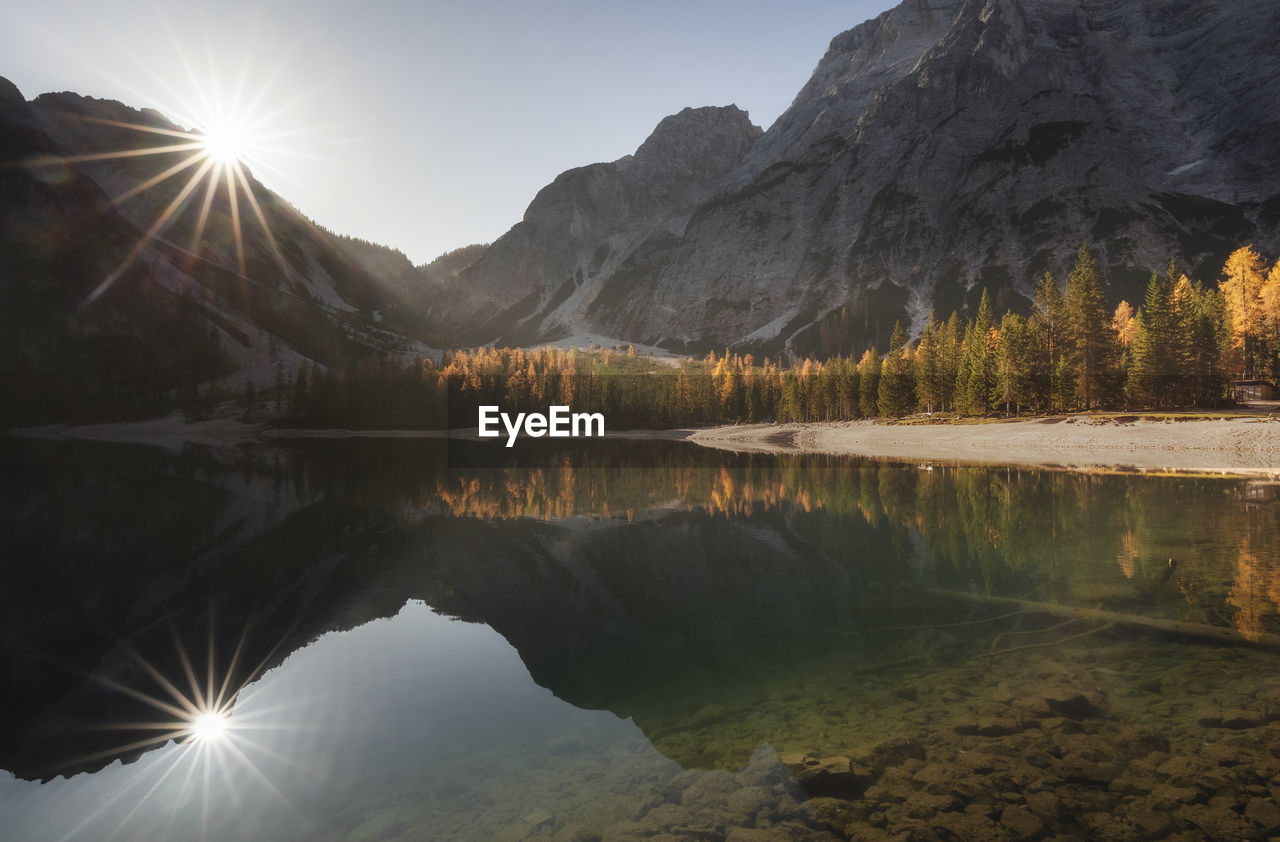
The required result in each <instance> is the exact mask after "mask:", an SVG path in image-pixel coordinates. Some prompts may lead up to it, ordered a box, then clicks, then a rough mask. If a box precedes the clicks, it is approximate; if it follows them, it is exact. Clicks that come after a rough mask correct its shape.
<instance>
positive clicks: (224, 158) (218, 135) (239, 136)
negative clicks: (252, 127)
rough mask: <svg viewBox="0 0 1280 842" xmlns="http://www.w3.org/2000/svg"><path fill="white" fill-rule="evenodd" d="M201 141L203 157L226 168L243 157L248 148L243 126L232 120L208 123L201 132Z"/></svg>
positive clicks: (246, 135) (246, 134)
mask: <svg viewBox="0 0 1280 842" xmlns="http://www.w3.org/2000/svg"><path fill="white" fill-rule="evenodd" d="M202 134H203V135H204V139H203V140H202V141H201V144H202V147H203V149H204V154H205V156H206V157H207V158H208V159H209V160H211V161H214V162H215V163H218V164H222V165H223V166H227V165H230V164H234V163H235V162H237V161H240V160H241V159H243V158H244V157H245V154H246V152H247V151H248V150H247V146H248V141H249V139H248V132H247V131H246V130H245V127H244V125H242V124H240V123H238V122H236V121H234V120H219V121H217V122H213V123H210V124H209V125H207V126H205V127H204V130H203V131H202Z"/></svg>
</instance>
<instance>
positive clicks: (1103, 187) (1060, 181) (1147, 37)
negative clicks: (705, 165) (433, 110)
mask: <svg viewBox="0 0 1280 842" xmlns="http://www.w3.org/2000/svg"><path fill="white" fill-rule="evenodd" d="M1277 37H1280V11H1277V10H1276V9H1275V8H1273V7H1272V6H1270V5H1269V4H1267V3H1266V2H1262V0H1244V2H1241V3H1239V4H1233V5H1232V6H1231V7H1230V8H1222V7H1218V6H1206V5H1205V4H1194V3H1185V2H1183V3H1174V4H1160V5H1158V6H1153V5H1151V4H1144V3H1142V2H1140V0H1093V2H1088V3H1084V4H1078V5H1072V6H1069V7H1064V6H1062V5H1061V4H1056V3H1052V2H1048V0H907V2H904V3H902V4H900V5H899V6H897V7H895V8H894V9H890V10H888V11H886V12H884V13H882V14H881V15H879V16H877V17H876V18H874V19H872V20H870V21H867V22H865V23H863V24H861V25H859V26H856V27H854V28H852V29H850V30H848V31H846V32H844V33H841V34H839V35H837V36H836V37H835V38H834V39H832V42H831V46H830V47H829V49H828V50H827V53H826V55H824V57H823V58H822V60H821V61H820V62H819V64H818V66H817V68H816V69H815V71H814V73H813V76H812V77H811V78H810V80H809V82H808V83H806V85H805V86H804V87H803V88H802V89H801V91H800V93H799V94H798V95H797V97H796V99H795V100H794V101H793V103H792V104H791V106H790V107H789V108H788V109H787V111H786V112H784V114H783V115H782V116H781V117H779V118H778V120H777V121H776V122H775V123H774V124H773V125H772V126H771V127H770V128H769V129H768V131H765V132H763V133H762V134H761V136H759V138H757V139H755V140H754V141H753V142H752V144H751V145H750V147H749V148H748V149H747V150H746V152H745V154H743V155H742V157H741V158H740V159H739V160H738V161H736V162H733V163H731V164H729V165H728V167H727V169H728V172H727V173H726V175H724V176H723V178H722V179H721V180H720V183H719V184H717V185H715V186H713V187H711V188H710V189H709V190H708V195H707V196H706V198H705V200H704V201H703V202H701V203H700V204H699V205H698V206H697V207H696V208H694V209H693V211H692V213H690V214H689V215H688V216H687V219H682V220H681V221H683V222H684V224H683V225H682V226H668V227H666V228H664V227H662V226H654V229H653V230H652V232H651V233H650V234H649V235H648V236H647V237H644V238H641V239H639V240H635V239H625V238H620V239H624V240H625V241H622V242H620V241H619V239H613V238H615V237H616V236H617V235H618V234H619V233H620V229H618V228H615V229H608V228H607V226H606V227H605V228H603V229H602V230H600V231H599V232H598V236H597V239H596V240H595V241H594V242H592V243H582V244H570V245H566V246H565V247H564V248H563V249H562V251H561V252H560V253H557V254H555V255H554V256H552V257H551V258H550V259H549V260H548V261H547V264H546V265H551V264H555V265H557V266H563V265H578V266H585V268H587V269H590V268H592V266H591V262H590V260H589V258H590V254H591V252H592V250H598V249H602V248H604V247H605V246H606V245H607V246H608V247H609V250H610V254H611V259H612V261H613V262H612V263H610V264H609V265H603V264H602V265H599V266H596V267H594V268H595V270H596V277H594V279H593V283H594V285H595V286H596V287H598V290H597V291H596V292H595V294H594V295H592V296H591V301H590V303H589V304H588V305H587V307H586V308H585V309H579V310H577V311H575V312H574V313H573V314H572V317H571V318H566V317H565V313H564V311H563V310H560V311H555V308H551V307H548V306H547V305H548V304H549V303H551V302H552V301H553V295H552V292H553V290H552V291H549V290H548V289H547V288H546V284H547V283H548V281H547V280H546V279H545V278H544V277H542V276H540V275H539V274H538V270H539V268H540V266H539V265H533V266H530V265H529V264H528V263H527V260H526V263H525V264H523V265H520V266H518V267H517V266H516V265H515V262H514V261H513V260H511V258H510V256H504V255H503V243H504V239H506V238H505V237H504V238H500V239H499V240H498V241H497V242H495V244H494V246H493V247H491V250H490V251H489V252H488V253H486V255H485V256H483V257H482V258H481V259H480V260H478V261H476V262H475V263H474V264H473V265H472V266H471V267H469V268H468V269H467V270H466V271H464V272H463V273H462V274H461V275H460V277H459V285H458V287H457V288H456V289H455V292H456V293H457V295H458V296H459V298H460V301H459V302H458V303H455V305H454V311H455V319H458V320H460V321H465V316H462V317H459V316H458V315H457V314H458V313H465V312H466V311H467V297H468V295H469V294H470V293H469V292H468V291H467V290H466V289H465V287H466V286H467V285H469V284H479V285H481V286H483V287H484V288H486V289H489V290H498V289H502V290H506V291H507V298H506V299H505V301H506V303H507V305H508V308H509V309H508V311H507V312H506V313H499V314H498V315H496V316H494V315H492V310H493V307H494V305H495V304H497V303H499V299H498V297H497V296H491V297H490V298H489V299H487V300H486V301H485V309H486V316H487V317H486V320H485V327H484V329H482V330H481V331H480V334H486V335H473V336H472V337H471V338H473V339H477V340H479V339H483V340H485V341H497V342H507V341H509V340H510V339H511V338H513V337H518V338H519V339H520V340H521V341H522V342H524V343H529V342H533V341H538V340H545V339H552V338H556V337H558V336H560V335H562V334H563V333H564V332H566V331H568V332H574V331H577V332H581V333H596V334H601V335H612V336H620V337H626V338H627V340H629V341H635V342H642V343H646V344H652V345H658V346H662V347H666V348H669V349H672V350H688V351H702V350H706V349H709V348H718V347H724V346H731V347H735V348H738V349H741V350H752V349H757V348H758V349H759V350H762V351H766V352H775V353H776V352H778V351H782V350H789V351H792V352H796V353H812V354H816V355H818V356H822V355H825V354H830V353H849V352H855V351H860V349H861V348H863V347H867V346H869V345H872V344H878V345H880V346H881V347H883V345H884V342H885V340H887V338H888V334H889V332H890V330H891V327H892V325H893V323H894V322H895V321H898V320H901V321H903V322H904V323H909V324H912V325H914V326H915V327H916V328H917V329H918V328H919V327H920V326H922V324H923V322H924V319H925V317H926V316H927V313H928V311H929V309H930V308H931V307H932V308H936V309H937V310H938V311H940V312H944V313H945V312H948V311H949V310H951V309H959V310H961V311H962V312H964V311H966V310H967V309H971V308H972V307H973V306H975V305H976V303H977V299H978V297H980V294H981V291H982V290H983V289H986V290H987V291H988V292H989V293H990V294H991V295H992V298H993V301H995V302H996V305H997V307H998V308H999V309H1003V308H1005V307H1013V308H1015V309H1022V308H1025V307H1026V305H1027V302H1028V299H1029V296H1030V292H1031V289H1032V287H1033V286H1034V284H1035V283H1036V282H1037V281H1038V280H1039V279H1040V277H1041V276H1042V275H1043V273H1044V272H1045V271H1052V272H1053V273H1054V274H1055V275H1057V276H1058V277H1059V278H1061V277H1062V276H1063V275H1065V273H1066V270H1067V269H1068V268H1069V266H1070V257H1071V255H1073V254H1074V252H1075V250H1076V249H1077V248H1078V247H1079V245H1080V243H1081V242H1082V241H1085V240H1088V241H1090V242H1091V243H1093V244H1094V245H1096V246H1097V247H1098V252H1099V259H1100V261H1101V264H1102V266H1103V268H1104V270H1105V271H1106V273H1107V275H1108V277H1109V279H1110V287H1111V289H1110V294H1111V297H1112V299H1113V300H1112V304H1113V305H1114V304H1115V303H1116V301H1118V300H1119V299H1120V298H1127V299H1128V300H1130V301H1136V300H1137V299H1138V298H1139V297H1140V290H1141V287H1142V284H1143V283H1144V282H1145V280H1146V278H1147V277H1148V276H1149V274H1150V272H1151V271H1152V270H1153V269H1154V268H1155V267H1157V266H1161V265H1163V264H1164V263H1166V262H1167V261H1168V259H1169V257H1170V256H1172V255H1175V254H1176V255H1178V256H1179V258H1180V259H1182V260H1183V261H1184V262H1185V263H1186V264H1187V265H1189V266H1190V267H1191V268H1192V270H1193V271H1194V272H1197V273H1199V275H1200V276H1201V277H1205V278H1211V277H1212V276H1213V275H1212V273H1216V271H1217V268H1218V267H1219V266H1221V264H1222V261H1223V259H1224V258H1225V256H1226V254H1227V253H1228V252H1229V251H1230V250H1231V249H1232V248H1234V247H1236V246H1238V245H1241V244H1243V243H1246V242H1251V241H1252V242H1256V243H1258V245H1259V246H1260V247H1262V248H1264V249H1267V250H1275V249H1276V248H1278V247H1280V238H1278V237H1277V233H1276V225H1275V223H1276V221H1277V219H1280V178H1278V177H1277V175H1276V174H1277V173H1278V172H1280V155H1278V153H1277V151H1276V145H1275V144H1274V143H1270V142H1268V139H1269V138H1274V137H1275V136H1276V135H1277V133H1280V113H1278V111H1280V109H1277V106H1276V105H1275V103H1277V102H1280V82H1277V80H1278V79H1280V62H1278V60H1277V59H1276V58H1275V57H1273V56H1272V54H1271V53H1272V52H1273V51H1268V49H1267V48H1266V45H1267V44H1269V43H1274V40H1275V38H1277ZM570 172H575V171H570ZM558 182H559V179H557V182H553V185H554V184H555V183H558ZM548 189H549V188H548ZM540 195H541V194H540ZM543 220H544V216H543V214H542V209H541V207H540V205H539V202H538V200H537V199H535V201H534V202H533V203H532V204H531V205H530V208H529V211H528V212H527V213H526V215H525V218H524V220H523V221H522V223H521V225H523V226H526V227H528V226H530V225H538V224H540V223H542V222H543ZM519 227H520V226H517V228H519ZM515 230H516V229H513V232H514V231H515ZM631 233H634V232H631ZM619 248H623V249H628V251H626V253H624V254H622V255H619V254H618V249H619ZM527 257H528V256H527V255H526V258H527ZM517 326H518V327H519V330H518V331H516V330H514V328H516V327H517ZM824 334H825V335H826V336H827V337H828V339H824V338H823V335H824ZM832 336H838V337H839V339H838V340H836V341H832V340H830V337H832Z"/></svg>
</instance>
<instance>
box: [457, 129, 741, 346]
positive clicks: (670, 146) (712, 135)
mask: <svg viewBox="0 0 1280 842" xmlns="http://www.w3.org/2000/svg"><path fill="white" fill-rule="evenodd" d="M759 136H760V129H759V127H757V126H755V125H753V124H752V123H751V121H750V120H749V119H748V117H747V114H746V112H744V111H742V110H740V109H738V108H736V107H735V106H728V107H726V108H686V109H684V110H683V111H681V112H680V113H679V114H675V115H673V116H670V117H667V118H666V119H664V120H663V121H662V122H661V123H659V124H658V127H657V128H656V129H655V130H654V132H653V134H652V135H650V136H649V138H648V139H647V140H645V142H644V143H642V144H641V145H640V148H639V149H637V150H636V152H635V154H634V155H628V156H626V157H624V158H620V159H619V160H617V161H614V162H612V163H608V164H592V165H591V166H587V167H579V168H578V169H573V170H569V171H568V172H566V173H563V174H561V175H560V176H559V177H558V178H557V179H556V180H555V181H554V182H552V183H551V184H549V185H548V186H546V187H544V188H543V189H542V190H541V191H540V192H539V193H538V195H537V196H536V197H534V200H533V202H532V204H530V205H529V209H528V211H527V212H526V213H525V216H524V220H523V221H522V222H520V223H518V224H517V225H516V226H515V227H514V228H512V229H511V230H510V231H508V232H507V233H506V234H505V235H503V236H502V237H501V238H500V239H498V241H497V242H495V243H493V244H492V245H491V246H489V248H488V249H486V250H485V251H484V253H483V254H482V255H481V256H480V257H479V258H478V259H475V260H474V262H472V263H471V264H470V265H469V266H467V267H466V268H465V269H463V270H462V271H461V272H460V273H459V274H458V276H457V282H456V284H454V285H452V286H450V287H446V288H445V289H443V290H442V293H443V294H442V295H441V296H440V297H439V298H438V299H437V304H436V308H435V310H433V315H435V316H436V317H437V318H438V319H439V320H440V322H441V323H442V324H444V325H446V326H448V327H451V328H452V329H453V330H454V331H455V335H456V336H457V337H458V339H459V340H460V341H462V342H463V343H467V342H474V343H480V342H487V341H490V340H494V339H497V340H498V341H499V342H500V343H501V344H507V345H512V344H527V343H530V342H534V341H536V340H540V339H544V338H548V337H551V336H555V337H557V338H558V337H560V336H565V335H568V334H570V333H572V332H573V331H574V330H575V329H576V328H577V327H579V326H580V325H582V324H584V323H590V322H591V321H592V320H591V319H590V317H589V314H588V311H589V309H590V308H591V307H593V306H596V302H598V301H600V299H601V296H602V295H605V297H606V298H607V296H608V293H607V291H606V290H605V288H604V287H605V286H606V284H607V283H608V282H609V281H610V280H612V279H614V278H631V277H635V278H637V279H639V278H644V277H647V276H648V275H649V274H651V273H652V271H653V266H651V265H650V263H649V260H650V259H651V258H652V256H653V255H655V254H660V253H661V250H662V244H663V243H666V242H674V241H675V240H676V239H678V237H679V235H680V233H681V232H682V231H683V230H684V229H685V227H686V225H687V224H688V219H689V216H690V214H691V213H693V211H694V210H695V209H696V208H697V207H698V206H699V205H701V204H702V203H704V202H705V201H706V200H707V199H708V198H709V197H710V196H711V194H712V193H713V191H714V190H715V189H716V188H717V187H718V185H720V184H721V183H722V181H723V180H724V178H725V177H726V176H727V175H728V174H729V173H730V171H731V170H732V169H733V167H735V166H737V165H738V164H739V163H741V161H742V160H743V158H744V156H745V154H746V152H747V150H748V149H750V148H751V144H752V143H753V142H754V141H755V139H756V138H758V137H759ZM490 313H492V314H494V315H493V317H492V318H488V319H487V318H486V317H485V315H486V314H490Z"/></svg>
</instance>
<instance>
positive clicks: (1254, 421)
mask: <svg viewBox="0 0 1280 842" xmlns="http://www.w3.org/2000/svg"><path fill="white" fill-rule="evenodd" d="M690 440H691V441H693V442H696V443H698V444H700V445H703V446H705V447H713V448H719V449H722V450H733V451H738V452H758V453H828V454H846V455H855V456H867V457H873V458H881V459H889V460H894V461H905V462H934V461H936V462H974V463H984V464H1006V465H1028V466H1038V467H1054V468H1066V469H1071V470H1118V471H1142V472H1151V473H1165V472H1167V473H1196V474H1236V475H1244V476H1265V477H1280V419H1278V420H1269V419H1266V418H1226V419H1208V420H1201V419H1195V420H1116V419H1114V418H1105V417H1103V418H1095V417H1090V416H1070V417H1066V418H1062V417H1058V418H1041V419H1027V420H1018V421H1007V422H994V423H985V424H914V425H911V424H880V423H876V422H874V421H854V422H847V423H829V424H753V425H738V426H730V427H713V428H710V429H705V430H698V431H697V432H695V433H694V434H693V435H692V436H690Z"/></svg>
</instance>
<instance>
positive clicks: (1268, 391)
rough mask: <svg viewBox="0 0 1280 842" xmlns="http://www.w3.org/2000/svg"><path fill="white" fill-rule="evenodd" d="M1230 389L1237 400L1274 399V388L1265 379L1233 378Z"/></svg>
mask: <svg viewBox="0 0 1280 842" xmlns="http://www.w3.org/2000/svg"><path fill="white" fill-rule="evenodd" d="M1231 390H1232V391H1233V392H1234V393H1235V396H1236V400H1237V401H1241V402H1243V401H1270V400H1275V393H1276V390H1275V389H1274V388H1272V386H1271V384H1270V383H1268V382H1267V381H1265V380H1235V381H1232V383H1231Z"/></svg>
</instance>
